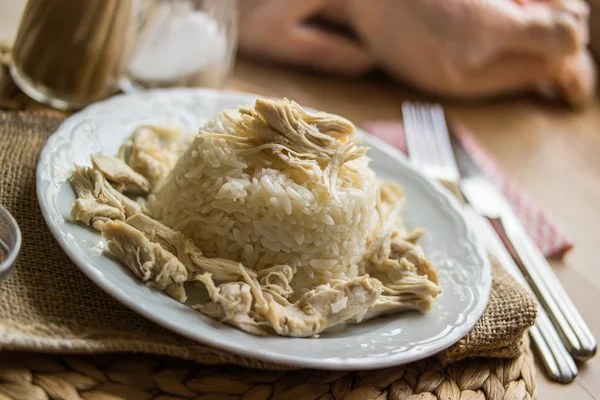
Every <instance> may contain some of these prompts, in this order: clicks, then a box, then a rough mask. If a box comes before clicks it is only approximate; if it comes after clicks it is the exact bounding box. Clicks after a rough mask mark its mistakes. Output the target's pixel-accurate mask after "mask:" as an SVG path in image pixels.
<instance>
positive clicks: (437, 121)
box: [432, 104, 460, 181]
mask: <svg viewBox="0 0 600 400" xmlns="http://www.w3.org/2000/svg"><path fill="white" fill-rule="evenodd" d="M432 118H433V124H434V132H435V134H436V136H437V140H436V141H437V143H438V145H439V146H440V149H439V153H440V155H441V157H442V160H443V163H444V165H446V166H447V168H448V169H449V170H451V171H452V177H453V178H454V181H458V178H459V176H460V175H459V172H458V167H457V164H456V158H455V157H454V151H453V150H452V145H451V143H450V134H449V133H448V124H447V123H446V118H445V116H444V110H443V109H442V106H440V105H439V104H434V105H433V107H432Z"/></svg>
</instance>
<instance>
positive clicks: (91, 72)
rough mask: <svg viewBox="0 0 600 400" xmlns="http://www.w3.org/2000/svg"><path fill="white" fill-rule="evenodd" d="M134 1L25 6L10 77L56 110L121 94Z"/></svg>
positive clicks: (55, 0) (35, 1)
mask: <svg viewBox="0 0 600 400" xmlns="http://www.w3.org/2000/svg"><path fill="white" fill-rule="evenodd" d="M137 5H138V2H137V1H134V0H85V1H83V0H81V1H74V0H29V1H28V3H27V6H26V7H25V10H24V11H23V16H22V17H21V23H20V25H19V30H18V32H17V37H16V39H15V43H14V46H13V51H12V60H13V61H12V64H11V66H10V72H11V75H12V78H13V80H14V81H15V83H16V84H17V86H19V88H20V89H21V90H22V91H23V92H25V93H26V94H27V95H28V96H30V97H32V98H33V99H35V100H37V101H40V102H42V103H45V104H49V105H51V106H53V107H55V108H60V109H72V108H81V107H84V106H86V105H87V104H90V103H92V102H94V101H98V100H101V99H103V98H106V97H108V96H110V95H112V94H114V93H115V92H116V91H117V90H118V89H119V83H120V80H121V78H122V77H123V76H124V73H125V68H126V66H127V63H128V62H129V55H130V53H131V45H132V44H133V41H134V40H135V34H136V26H135V24H134V23H133V21H134V18H135V16H136V13H135V12H136V10H137V8H138V6H137Z"/></svg>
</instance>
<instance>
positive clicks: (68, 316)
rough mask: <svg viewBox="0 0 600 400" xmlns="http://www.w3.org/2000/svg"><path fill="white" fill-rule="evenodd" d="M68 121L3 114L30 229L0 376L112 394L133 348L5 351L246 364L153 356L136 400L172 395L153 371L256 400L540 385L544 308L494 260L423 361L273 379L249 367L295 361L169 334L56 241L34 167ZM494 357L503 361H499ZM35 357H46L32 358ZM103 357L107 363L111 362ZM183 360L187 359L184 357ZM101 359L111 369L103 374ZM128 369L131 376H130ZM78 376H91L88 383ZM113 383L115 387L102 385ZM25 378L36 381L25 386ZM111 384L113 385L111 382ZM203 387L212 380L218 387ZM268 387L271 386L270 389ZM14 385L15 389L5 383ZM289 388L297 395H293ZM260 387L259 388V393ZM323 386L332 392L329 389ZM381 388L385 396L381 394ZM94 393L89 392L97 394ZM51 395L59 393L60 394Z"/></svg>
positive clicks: (4, 155) (13, 190)
mask: <svg viewBox="0 0 600 400" xmlns="http://www.w3.org/2000/svg"><path fill="white" fill-rule="evenodd" d="M61 121H62V119H61V118H60V117H54V116H48V115H46V116H44V115H40V114H35V113H25V112H0V166H1V169H0V203H1V204H3V205H4V206H5V207H6V208H8V209H9V211H10V212H11V213H12V214H13V215H14V216H15V218H16V219H17V221H18V223H19V225H20V227H21V230H22V234H23V246H22V250H21V254H20V256H19V262H18V264H17V267H16V268H15V270H14V271H13V272H12V273H11V275H10V276H9V277H8V279H7V280H6V281H5V282H4V283H3V284H2V286H0V348H1V349H4V350H5V352H4V353H3V354H2V357H3V358H2V360H3V361H2V365H4V367H0V381H5V382H13V381H14V380H15V379H17V380H20V382H23V380H25V381H27V382H34V384H35V385H33V386H36V387H37V388H38V389H39V388H43V389H41V390H43V391H45V393H47V394H49V395H51V394H52V393H53V392H52V390H58V389H57V387H60V388H63V389H64V387H68V388H69V389H64V390H80V391H85V390H88V389H91V388H98V387H101V388H104V389H102V390H105V391H110V390H109V389H110V388H111V387H119V388H122V387H121V386H114V385H117V383H119V382H120V380H124V379H128V378H123V377H122V376H121V375H119V373H116V374H115V373H112V377H111V374H110V373H109V370H110V369H111V368H112V369H116V370H117V371H119V368H121V367H120V366H122V368H128V367H127V366H128V365H130V364H128V363H129V361H128V360H130V358H128V357H127V356H123V355H121V356H113V358H110V357H108V358H107V357H105V356H96V357H97V358H96V357H91V356H88V357H87V358H70V357H67V356H63V357H59V356H39V355H38V356H34V355H25V353H13V352H7V350H16V351H34V352H42V353H63V354H65V353H79V354H81V353H125V352H126V353H147V354H153V355H157V356H170V357H176V358H179V359H187V360H192V361H196V362H199V363H202V364H206V365H215V364H236V365H237V366H238V367H236V368H235V369H233V370H231V369H230V368H231V367H202V366H191V364H190V366H189V367H185V368H184V367H181V368H183V371H186V372H177V373H175V372H168V371H171V370H170V369H169V368H172V367H171V366H172V365H173V363H175V362H174V361H169V360H166V359H163V358H161V357H150V356H147V358H146V360H150V361H146V362H140V363H138V364H139V365H138V366H140V367H143V368H145V369H143V371H145V372H144V373H146V378H147V379H146V380H145V381H144V380H143V378H142V377H140V382H136V380H135V379H131V382H130V381H127V382H120V384H121V385H127V386H129V387H130V388H131V389H132V390H133V388H135V387H136V385H138V386H139V385H142V384H147V385H148V387H147V388H139V387H138V388H137V389H140V390H148V395H147V396H146V395H140V397H139V398H152V397H153V394H150V393H153V392H152V391H156V393H158V390H159V388H160V389H162V390H163V392H165V393H172V394H175V393H174V392H172V391H171V392H169V391H168V390H165V389H164V388H162V387H161V386H160V384H159V383H158V381H160V379H162V378H158V380H157V375H156V374H158V376H161V377H162V376H163V374H166V375H167V376H168V377H171V378H170V379H172V380H174V381H175V380H179V383H180V384H183V382H186V383H185V385H184V386H185V387H186V388H188V389H189V390H191V392H190V391H188V392H185V393H186V394H185V395H183V393H184V391H183V386H182V387H181V389H182V391H181V393H180V396H183V397H184V398H191V397H194V396H196V395H197V394H199V393H209V392H210V391H211V390H217V389H215V387H217V386H222V389H218V390H239V391H241V390H242V389H241V388H242V387H243V388H246V389H245V390H250V389H252V391H251V392H248V393H250V394H252V396H250V394H248V393H246V395H247V396H246V397H244V398H249V399H253V398H269V397H268V396H267V397H265V396H266V395H264V394H265V393H267V391H268V393H271V391H272V393H279V394H278V395H277V396H276V398H279V396H283V393H286V395H285V397H288V398H290V399H295V398H318V397H319V396H321V395H324V396H326V397H324V398H341V397H340V396H339V395H340V393H346V392H348V393H346V394H348V395H349V393H354V390H358V392H356V393H358V394H356V395H352V396H354V397H352V396H350V397H347V398H351V399H354V398H356V399H363V398H364V399H371V398H378V399H385V398H393V399H405V398H407V399H412V398H413V397H410V395H412V393H413V391H414V392H415V393H421V396H422V397H414V399H417V398H422V399H426V398H435V397H426V395H425V394H427V393H429V394H430V395H431V393H434V392H435V393H438V394H439V393H448V394H449V395H448V396H447V397H440V398H448V399H459V398H461V397H460V395H461V391H463V392H462V393H463V394H464V393H468V394H466V395H465V396H471V394H470V392H468V391H469V390H479V389H481V390H483V392H481V393H485V396H486V397H487V398H502V397H495V396H496V395H494V397H490V396H491V394H492V393H496V394H498V393H500V392H501V391H504V390H513V389H514V390H516V391H517V394H522V396H517V397H510V398H515V399H521V398H527V396H528V393H529V394H531V393H532V390H533V389H532V388H533V377H532V367H531V355H530V353H529V350H528V349H529V347H528V342H527V343H524V341H523V337H524V336H523V335H524V333H525V331H526V330H527V328H529V327H530V326H531V325H532V324H533V322H534V320H535V316H536V310H535V305H534V303H533V301H532V299H531V298H530V297H529V295H528V294H527V293H526V292H525V291H524V290H523V288H521V287H520V286H519V285H518V284H517V283H516V282H514V281H513V280H512V278H511V277H510V276H509V275H508V274H507V273H506V272H505V271H504V270H503V269H502V268H501V267H499V266H498V265H497V264H496V263H495V262H493V268H492V270H493V284H492V292H491V296H490V302H489V305H488V307H487V309H486V311H485V313H484V315H483V316H482V318H481V320H480V321H479V322H478V323H477V325H476V326H475V328H474V329H473V330H472V331H471V332H470V333H469V334H468V335H467V336H466V337H464V338H463V339H461V340H460V341H459V342H458V343H457V344H455V345H454V346H452V347H450V348H449V349H447V350H445V351H443V352H442V353H440V354H439V355H437V356H436V357H432V358H430V359H428V360H426V361H423V362H420V363H417V364H414V365H411V366H406V367H400V368H395V369H390V370H381V371H375V372H370V373H366V374H360V373H357V374H346V373H337V372H336V373H334V372H306V371H304V372H301V373H298V372H294V373H288V374H286V373H283V372H280V373H275V374H274V375H272V376H273V377H275V376H276V377H277V378H276V379H275V378H267V377H269V376H271V375H269V374H273V373H272V372H264V377H262V378H261V376H263V375H261V374H263V372H260V371H256V370H253V371H250V370H243V369H240V368H241V367H247V368H262V369H264V368H268V369H287V368H289V367H286V366H281V365H274V364H269V363H264V362H261V361H258V360H254V359H248V358H244V357H239V356H236V355H233V354H230V353H226V352H223V351H220V350H217V349H213V348H210V347H207V346H205V345H202V344H199V343H196V342H193V341H190V340H188V339H186V338H183V337H181V336H178V335H176V334H174V333H172V332H170V331H167V330H166V329H163V328H161V327H159V326H158V325H155V324H154V323H152V322H150V321H148V320H146V319H144V318H142V317H141V316H139V315H137V314H135V313H134V312H132V311H130V310H129V309H127V308H126V307H124V306H122V305H121V304H120V303H118V302H117V301H115V300H113V299H112V298H111V297H110V296H108V295H106V294H105V293H104V292H102V291H101V290H100V289H99V288H98V287H96V286H95V285H94V284H93V283H92V282H91V281H90V280H88V279H87V277H85V275H83V274H82V273H81V272H80V271H79V269H77V267H76V266H75V265H73V264H72V262H71V261H70V260H69V259H68V257H67V256H66V255H65V254H64V253H63V252H62V250H61V249H60V248H59V246H58V245H57V243H56V242H55V240H54V238H53V237H52V234H51V233H50V231H49V230H48V228H47V227H46V224H45V222H44V220H43V217H42V215H41V212H40V210H39V205H38V202H37V198H36V194H35V169H36V165H37V160H38V155H39V152H40V151H41V148H42V147H43V145H44V143H45V141H46V139H47V138H48V137H49V135H50V134H51V133H52V132H53V131H54V130H55V129H56V128H57V127H58V125H59V124H60V123H61ZM473 357H486V358H487V359H483V360H478V361H472V360H469V361H468V362H463V363H455V364H453V365H451V366H448V367H447V368H444V366H445V365H447V364H448V363H450V362H455V361H457V360H461V359H465V358H469V359H471V358H473ZM490 358H502V359H496V360H491V359H490ZM17 360H24V361H23V362H24V363H25V364H24V366H20V365H19V364H18V363H17ZM27 360H37V361H36V362H32V361H29V363H28V361H27ZM69 360H79V361H80V362H81V363H84V364H85V363H89V365H88V366H87V367H85V371H88V372H85V371H84V370H81V368H84V367H81V368H79V369H77V368H76V367H74V365H75V364H74V362H73V361H69ZM86 360H87V361H86ZM106 360H110V361H108V362H106V363H105V361H106ZM181 362H182V361H179V363H181ZM472 362H474V364H472ZM46 364H47V365H46ZM50 365H54V367H52V368H53V369H51V370H49V369H48V368H50V367H49V366H50ZM94 365H95V368H96V370H99V371H101V372H103V374H102V375H101V374H98V373H97V371H96V370H94V369H91V368H92V367H91V366H94ZM144 365H145V366H144ZM175 365H179V364H176V363H175ZM186 365H187V364H186ZM471 365H473V366H474V367H471ZM59 366H60V369H59ZM46 367H48V368H46ZM88 367H89V368H88ZM104 367H106V368H108V370H106V371H104V370H103V368H104ZM175 370H176V371H179V370H180V368H179V367H176V368H175ZM15 371H16V372H15ZM128 371H129V370H128ZM232 371H233V372H232ZM126 372H127V371H126ZM56 374H58V375H56ZM94 374H96V375H97V376H95V375H94ZM124 374H125V375H127V374H126V373H125V372H124ZM129 374H130V375H132V374H133V375H135V374H134V373H133V370H131V371H129ZM169 374H175V375H169ZM248 374H249V375H251V376H256V378H252V379H250V378H248V379H246V378H244V379H241V381H240V382H242V383H240V384H238V385H239V386H237V387H238V389H228V387H229V385H230V380H232V379H233V380H235V379H237V376H238V375H239V376H240V377H244V376H246V375H248ZM125 375H123V376H125ZM205 375H206V376H210V377H216V378H214V379H216V381H214V380H209V381H208V383H206V382H205V380H203V377H204V376H205ZM141 376H143V374H142V375H141ZM102 377H103V378H102ZM106 377H108V378H106ZM115 377H116V378H115ZM365 377H367V378H365ZM88 378H93V379H92V380H90V379H88ZM32 379H33V381H32ZM78 379H82V380H83V381H85V382H88V383H82V382H79V381H78ZM86 379H87V380H86ZM106 379H108V380H109V381H111V382H112V383H102V382H104V381H105V380H106ZM211 379H213V378H211ZM219 379H221V380H219ZM253 379H254V380H253ZM265 379H273V381H265ZM461 379H462V381H461ZM198 380H199V382H200V383H198ZM92 381H93V384H92V383H91V382H92ZM141 381H144V382H146V383H141ZM151 381H153V382H155V384H154V386H151V384H150V382H151ZM69 382H70V383H69ZM190 382H195V383H190ZM211 382H212V383H211ZM214 382H221V384H219V385H217V384H216V383H214ZM273 382H275V383H273ZM392 382H393V384H392ZM67 383H68V384H67ZM14 384H16V383H11V384H9V383H2V384H0V393H2V392H3V391H4V392H7V391H9V390H10V388H11V387H14V386H10V385H14ZM6 385H9V386H6ZM22 385H25V386H27V384H24V383H23V384H22ZM61 385H62V386H61ZM107 385H108V387H109V389H106V388H105V387H106V386H107ZM203 385H208V387H209V389H210V390H209V389H206V387H205V386H203ZM211 385H213V386H211ZM231 385H234V384H233V383H231ZM390 385H391V386H390ZM234 386H235V385H234ZM255 386H256V387H255ZM267 386H268V387H269V389H267V388H266V387H267ZM7 387H8V388H9V389H6V388H7ZM195 387H196V389H194V388H195ZM294 388H299V389H295V390H298V393H300V394H302V395H303V396H304V392H302V391H303V390H308V391H309V392H310V393H312V394H318V396H317V395H315V396H313V397H310V396H308V395H307V397H298V396H296V395H295V393H296V392H294V391H293V390H294ZM500 388H502V390H500ZM38 389H36V388H32V389H31V390H34V391H37V390H38ZM137 389H136V390H137ZM484 389H485V390H484ZM98 390H100V389H98ZM115 390H120V389H115ZM123 390H124V389H123ZM290 390H291V391H292V392H291V393H292V394H290V393H288V392H289V391H290ZM351 390H352V392H350V391H351ZM436 391H437V392H436ZM440 391H441V392H440ZM465 391H467V392H465ZM192 392H193V396H192V394H191V393H192ZM255 392H257V393H258V394H253V393H255ZM309 392H307V393H309ZM32 393H33V392H32ZM40 393H41V392H40ZM73 393H76V392H73ZM132 393H134V392H132ZM326 393H330V395H329V397H327V395H326ZM376 393H378V394H377V395H375V394H376ZM511 393H512V392H511ZM229 394H230V395H231V396H229V397H227V396H224V397H223V396H221V395H218V396H216V397H215V396H212V395H211V396H212V397H210V396H209V397H199V398H204V399H209V398H226V399H230V398H239V397H241V396H240V393H229ZM82 396H83V395H82ZM94 396H95V395H88V396H87V397H86V396H83V397H84V398H100V397H94ZM144 396H146V397H144ZM186 396H187V397H186ZM219 396H220V397H219ZM261 396H263V397H261ZM331 396H333V397H331ZM357 396H358V397H357ZM361 396H362V397H361ZM402 396H404V397H402ZM423 396H425V397H423ZM431 396H433V395H431ZM457 396H458V397H457ZM472 396H475V397H462V398H484V397H481V396H483V394H481V395H476V394H472ZM51 397H52V398H61V397H60V396H53V395H51ZM17 398H18V397H17ZM42 398H43V397H42ZM72 398H79V397H72ZM126 398H129V397H126ZM133 398H138V397H133ZM0 399H2V397H1V396H0ZM165 399H166V398H165Z"/></svg>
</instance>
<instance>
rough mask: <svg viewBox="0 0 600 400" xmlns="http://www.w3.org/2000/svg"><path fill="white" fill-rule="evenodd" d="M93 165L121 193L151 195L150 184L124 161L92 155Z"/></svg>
mask: <svg viewBox="0 0 600 400" xmlns="http://www.w3.org/2000/svg"><path fill="white" fill-rule="evenodd" d="M91 159H92V165H93V166H94V167H95V168H96V169H98V171H100V172H102V175H104V176H105V177H106V179H107V180H109V181H110V182H111V183H114V184H115V185H116V188H117V190H118V191H119V192H128V193H131V194H140V195H147V194H148V193H150V182H148V179H146V178H144V177H143V176H142V175H140V174H138V173H137V172H135V171H134V170H133V169H131V167H130V166H129V165H127V164H126V163H125V162H124V161H123V160H121V159H120V158H117V157H111V156H106V155H99V156H96V155H92V156H91Z"/></svg>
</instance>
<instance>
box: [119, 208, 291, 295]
mask: <svg viewBox="0 0 600 400" xmlns="http://www.w3.org/2000/svg"><path fill="white" fill-rule="evenodd" d="M126 222H127V224H129V225H131V226H133V227H134V228H136V229H138V230H140V231H141V232H143V233H144V234H145V235H146V237H147V238H148V239H149V240H150V241H151V242H154V243H157V244H159V245H160V246H162V247H163V248H164V249H165V250H167V251H169V252H171V253H173V254H175V255H176V256H177V258H178V259H179V260H181V262H182V263H183V265H185V267H186V269H187V270H188V272H189V273H190V280H191V279H194V278H193V274H194V273H199V274H202V273H204V272H210V274H211V275H212V276H213V277H214V279H216V280H219V281H232V280H238V279H240V277H241V274H240V268H245V267H243V266H242V265H241V264H240V263H238V262H235V261H231V260H227V259H224V258H208V257H205V256H203V255H202V251H200V249H199V248H198V247H196V245H194V242H193V241H192V240H191V239H187V238H186V237H185V236H184V235H183V234H182V233H181V232H177V231H174V230H173V229H171V228H169V227H167V226H165V225H163V224H161V223H160V222H158V221H156V220H154V219H152V218H150V217H149V216H147V215H145V214H136V215H134V216H133V217H131V218H128V219H127V221H126ZM247 273H248V274H250V275H252V276H255V275H256V274H255V272H254V271H251V270H247ZM290 280H291V278H290ZM288 286H289V282H288Z"/></svg>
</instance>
